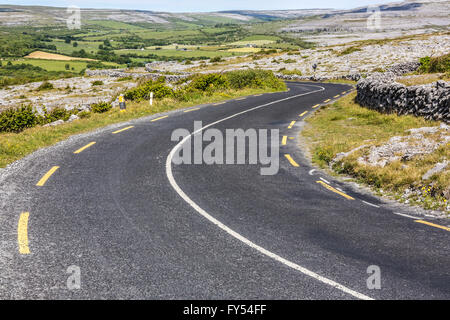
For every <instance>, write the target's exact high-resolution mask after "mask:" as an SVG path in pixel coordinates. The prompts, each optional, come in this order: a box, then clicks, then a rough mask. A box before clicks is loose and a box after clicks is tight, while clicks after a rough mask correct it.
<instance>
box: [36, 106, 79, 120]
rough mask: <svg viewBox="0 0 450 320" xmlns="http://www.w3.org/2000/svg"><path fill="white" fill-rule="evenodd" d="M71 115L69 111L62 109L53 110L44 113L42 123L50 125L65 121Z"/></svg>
mask: <svg viewBox="0 0 450 320" xmlns="http://www.w3.org/2000/svg"><path fill="white" fill-rule="evenodd" d="M71 114H72V113H71V112H70V111H67V110H66V109H64V108H60V107H57V108H53V109H52V110H51V111H50V112H47V111H45V114H44V119H43V122H44V123H50V122H54V121H57V120H64V121H67V120H68V119H69V117H70V115H71Z"/></svg>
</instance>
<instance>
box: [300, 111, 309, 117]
mask: <svg viewBox="0 0 450 320" xmlns="http://www.w3.org/2000/svg"><path fill="white" fill-rule="evenodd" d="M307 113H308V111H305V112H303V113H302V114H301V115H300V117H303V116H304V115H305V114H307Z"/></svg>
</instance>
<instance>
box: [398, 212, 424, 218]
mask: <svg viewBox="0 0 450 320" xmlns="http://www.w3.org/2000/svg"><path fill="white" fill-rule="evenodd" d="M394 214H396V215H398V216H402V217H405V218H410V219H414V220H417V219H419V218H417V217H413V216H410V215H407V214H404V213H399V212H394Z"/></svg>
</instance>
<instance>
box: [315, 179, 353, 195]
mask: <svg viewBox="0 0 450 320" xmlns="http://www.w3.org/2000/svg"><path fill="white" fill-rule="evenodd" d="M316 182H317V183H320V184H321V185H323V186H324V187H325V188H327V189H328V190H330V191H333V192H334V193H337V194H339V195H341V196H343V197H344V198H347V199H349V200H355V198H353V197H350V196H349V195H348V194H345V193H343V192H340V191H339V190H336V189H335V188H333V187H332V186H330V185H328V184H326V183H325V182H323V181H316Z"/></svg>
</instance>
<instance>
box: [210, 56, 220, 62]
mask: <svg viewBox="0 0 450 320" xmlns="http://www.w3.org/2000/svg"><path fill="white" fill-rule="evenodd" d="M222 61H223V60H222V58H221V57H219V56H217V57H214V58H211V59H209V62H222Z"/></svg>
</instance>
